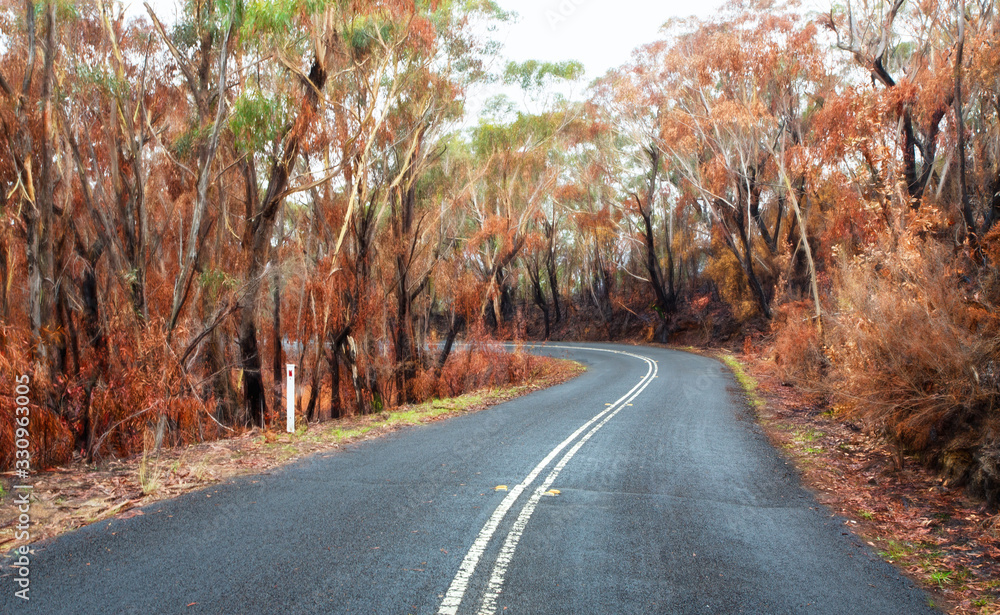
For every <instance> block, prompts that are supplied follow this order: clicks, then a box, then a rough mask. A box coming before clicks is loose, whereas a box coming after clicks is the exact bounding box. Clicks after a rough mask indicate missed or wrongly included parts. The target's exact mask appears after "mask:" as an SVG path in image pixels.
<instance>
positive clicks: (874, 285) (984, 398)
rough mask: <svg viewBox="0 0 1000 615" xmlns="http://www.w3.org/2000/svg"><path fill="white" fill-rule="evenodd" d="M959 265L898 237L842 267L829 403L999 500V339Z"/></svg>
mask: <svg viewBox="0 0 1000 615" xmlns="http://www.w3.org/2000/svg"><path fill="white" fill-rule="evenodd" d="M965 265H966V263H965V262H964V261H962V260H961V258H960V257H957V256H955V255H953V254H952V253H951V252H949V251H947V250H945V249H944V248H943V247H942V246H940V245H937V244H935V243H933V242H930V241H921V240H917V239H914V238H912V237H907V236H904V237H902V238H901V239H900V240H899V247H898V248H897V249H895V250H883V251H882V252H881V253H879V254H875V255H873V256H869V257H865V258H856V259H855V260H853V261H852V262H850V263H849V264H848V265H846V266H844V267H843V268H842V269H841V271H840V285H839V292H838V295H837V301H838V304H839V308H840V310H839V313H838V314H836V316H835V318H833V319H831V325H832V326H831V327H830V341H831V353H832V355H833V356H832V358H833V359H834V363H835V365H836V367H837V373H836V377H835V379H834V381H833V383H832V385H833V386H832V388H831V390H832V392H833V393H834V395H835V397H836V399H838V401H839V402H840V403H841V405H843V407H845V408H846V409H847V412H848V413H849V415H850V416H853V417H856V418H858V419H860V420H862V421H863V422H864V423H865V424H866V425H867V426H869V427H870V428H872V429H874V430H876V431H878V432H880V433H883V434H884V435H886V436H887V437H889V438H890V439H892V440H893V441H895V442H898V443H899V444H900V445H902V446H903V447H904V448H906V449H907V450H910V451H913V452H916V453H918V454H920V455H921V456H922V457H923V458H924V459H925V460H926V461H928V462H930V463H932V464H933V465H935V466H937V467H939V468H941V469H942V470H944V471H945V472H946V474H947V475H948V476H949V477H950V479H952V480H953V481H954V482H956V483H961V484H967V485H969V486H970V487H971V488H972V490H974V491H977V492H979V493H981V494H983V495H985V496H986V497H987V498H989V499H990V500H993V501H996V500H997V499H998V496H1000V416H998V412H997V409H998V402H1000V340H998V337H997V331H998V327H997V316H996V310H995V307H996V306H993V305H989V304H986V303H984V302H983V300H982V297H978V298H977V296H976V284H975V282H974V280H973V279H972V278H971V277H970V276H969V274H968V273H965V271H967V269H968V268H967V267H965Z"/></svg>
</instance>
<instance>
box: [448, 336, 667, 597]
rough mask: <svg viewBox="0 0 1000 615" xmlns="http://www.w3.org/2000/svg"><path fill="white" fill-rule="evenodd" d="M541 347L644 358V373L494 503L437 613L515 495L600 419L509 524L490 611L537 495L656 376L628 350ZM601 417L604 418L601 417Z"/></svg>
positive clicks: (465, 581)
mask: <svg viewBox="0 0 1000 615" xmlns="http://www.w3.org/2000/svg"><path fill="white" fill-rule="evenodd" d="M543 347H544V348H561V349H569V350H592V351H596V352H607V353H611V354H622V355H627V356H630V357H634V358H636V359H640V360H642V361H645V362H646V364H647V365H648V369H647V371H646V374H645V375H644V376H643V377H642V379H640V380H639V382H638V383H636V385H635V386H633V387H632V388H631V389H630V390H629V391H628V392H627V393H625V395H623V396H621V397H620V398H619V399H618V400H617V401H615V402H614V403H613V404H611V405H610V406H609V407H607V408H605V409H604V410H603V411H601V412H600V413H598V414H597V415H596V416H594V417H593V418H591V419H590V420H589V421H587V422H586V423H584V424H583V425H581V426H580V427H579V428H578V429H577V430H576V431H574V432H573V433H572V434H570V436H569V437H568V438H566V439H565V440H563V441H562V442H560V443H559V444H558V445H557V446H556V447H555V448H554V449H552V451H551V452H549V454H548V455H546V456H545V458H544V459H542V460H541V461H540V462H539V463H538V465H536V466H535V467H534V469H532V470H531V472H530V473H528V475H527V476H526V477H525V478H524V480H523V481H521V482H520V483H519V484H518V485H517V486H516V487H514V488H513V489H512V490H511V491H510V492H509V493H508V494H507V496H506V497H505V498H504V499H503V501H502V502H500V505H499V506H497V508H496V510H494V511H493V514H492V515H491V516H490V518H489V520H488V521H487V522H486V524H485V525H483V528H482V530H480V532H479V535H478V536H477V537H476V540H475V541H474V542H473V543H472V546H471V547H469V551H468V553H466V555H465V558H464V559H463V560H462V563H461V565H460V566H459V568H458V572H456V573H455V578H454V579H452V582H451V585H449V587H448V591H447V593H446V594H445V596H444V599H443V600H442V601H441V607H440V608H439V609H438V615H457V613H458V607H459V605H460V604H461V603H462V599H463V598H464V597H465V593H466V591H467V590H468V587H469V581H471V579H472V576H473V574H474V573H475V570H476V567H477V566H478V564H479V560H480V559H482V556H483V553H484V552H485V551H486V547H487V546H488V545H489V542H490V540H491V539H492V538H493V534H495V533H496V531H497V529H498V528H499V527H500V523H501V522H502V521H503V519H504V517H505V516H506V515H507V511H508V510H510V507H511V506H513V504H514V502H515V501H516V500H517V499H518V497H520V495H521V493H522V492H523V491H524V490H525V489H526V488H527V487H528V486H529V485H530V484H531V483H533V482H534V481H535V479H536V478H538V475H539V474H541V472H542V470H544V469H545V467H546V466H548V465H549V463H550V462H551V461H552V460H553V459H555V458H556V456H558V455H559V453H560V452H562V450H563V449H564V448H566V447H567V446H569V444H570V443H571V442H573V441H574V440H575V439H576V438H577V436H579V435H580V434H581V433H583V432H584V431H586V430H587V428H589V427H591V426H592V425H593V424H594V423H596V422H598V421H600V423H599V424H598V425H597V426H596V427H594V428H593V429H591V430H590V432H588V433H587V434H586V435H585V436H584V437H583V438H581V439H580V441H579V442H577V443H576V445H574V446H573V448H572V449H570V451H569V452H567V453H566V455H564V456H563V458H562V459H561V460H560V461H559V462H558V464H557V465H556V466H555V468H553V470H552V471H551V472H550V473H549V475H548V476H547V477H546V478H545V481H544V482H543V484H542V487H539V488H538V489H536V490H535V493H534V495H533V496H532V497H531V498H530V499H529V500H528V502H527V504H525V506H524V508H522V510H521V512H520V514H519V515H518V517H517V521H515V524H514V527H512V528H511V531H510V532H509V533H508V535H507V538H506V540H505V541H504V546H503V548H502V549H501V552H500V555H498V557H497V561H496V562H495V565H494V568H493V573H492V575H491V578H490V584H489V586H488V588H487V594H486V596H485V597H484V603H483V607H482V608H483V609H484V610H481V611H480V613H484V612H486V613H492V612H494V611H495V602H496V596H497V595H499V593H500V590H501V589H502V586H503V581H504V574H505V573H506V569H507V565H508V564H509V563H510V559H511V558H512V557H513V555H514V550H515V549H516V548H517V543H518V541H519V540H520V537H521V533H522V532H523V531H524V527H525V526H527V523H528V519H530V517H531V515H532V514H533V513H534V510H535V506H537V504H538V500H539V499H540V498H541V497H542V496H541V494H543V493H545V491H546V490H548V488H549V487H548V486H550V485H551V484H552V482H553V481H555V479H556V477H558V476H559V472H561V471H562V469H563V468H564V467H565V466H566V464H567V463H568V462H569V460H570V459H572V457H573V455H575V454H576V452H577V451H578V450H580V447H581V446H583V444H584V443H585V442H586V441H587V440H589V439H590V437H591V436H593V435H594V434H595V433H596V432H597V430H598V429H600V428H601V427H602V426H604V424H605V423H607V422H608V421H609V420H610V419H611V418H612V417H614V416H615V415H616V414H618V412H619V411H620V410H621V409H622V408H623V407H625V404H627V403H628V402H630V401H632V400H633V399H635V397H636V396H638V395H639V393H641V392H642V391H643V390H644V389H645V388H646V387H647V386H648V385H649V383H650V382H652V380H653V378H655V377H656V373H657V371H658V366H657V365H656V362H655V361H653V360H651V359H649V358H648V357H644V356H641V355H637V354H632V353H630V352H623V351H620V350H610V349H606V348H589V347H583V346H549V345H546V346H543ZM602 418H603V419H604V420H601V419H602ZM529 507H530V509H529ZM515 530H517V532H516V538H512V537H514V536H515ZM501 558H504V559H503V565H502V567H501ZM491 593H492V596H493V597H492V603H493V604H494V607H493V608H494V611H488V610H485V609H487V604H486V599H487V598H489V597H490V595H491Z"/></svg>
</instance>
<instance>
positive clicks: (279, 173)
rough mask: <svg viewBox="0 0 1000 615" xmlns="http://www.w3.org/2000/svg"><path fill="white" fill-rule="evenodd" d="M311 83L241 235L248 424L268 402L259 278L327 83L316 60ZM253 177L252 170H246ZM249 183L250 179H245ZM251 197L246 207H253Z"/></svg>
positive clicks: (242, 357)
mask: <svg viewBox="0 0 1000 615" xmlns="http://www.w3.org/2000/svg"><path fill="white" fill-rule="evenodd" d="M309 81H310V85H307V86H306V87H305V95H304V97H303V102H302V108H301V109H300V112H299V116H298V118H297V119H296V121H295V124H294V125H293V126H292V127H291V128H290V129H289V132H288V134H287V139H286V141H285V146H284V148H283V152H282V156H281V157H280V158H278V159H277V160H275V161H274V163H273V164H272V167H271V176H270V179H269V181H268V184H267V192H266V193H265V196H264V199H263V201H262V202H261V207H260V209H259V210H254V211H252V214H251V215H250V216H249V217H248V218H247V225H246V229H245V230H244V235H243V247H244V249H245V250H247V251H248V252H249V261H250V262H249V266H248V268H247V274H246V283H247V292H246V294H245V295H244V296H243V297H242V299H241V301H240V310H239V313H240V324H239V347H240V363H241V366H242V368H243V382H244V389H243V391H244V403H245V407H246V410H247V415H248V418H249V420H250V422H251V423H253V424H254V425H257V426H259V427H263V426H264V417H265V415H266V413H267V401H266V400H265V398H264V395H265V391H264V380H263V378H262V374H261V358H260V351H259V348H258V345H257V295H258V292H259V291H260V284H261V277H262V276H263V274H264V270H265V263H266V262H267V252H268V248H269V247H270V242H271V235H272V232H273V229H274V220H275V218H276V216H277V214H278V209H279V208H280V206H281V204H282V202H283V200H284V192H285V189H286V187H287V186H288V179H289V176H290V174H291V171H292V168H293V167H294V166H295V162H296V160H297V159H298V154H299V145H300V143H301V140H302V138H303V137H304V136H305V132H306V130H307V129H308V122H309V119H310V118H311V117H313V115H314V113H315V111H316V106H317V104H318V98H317V92H319V91H322V89H323V86H324V85H325V83H326V71H325V70H324V69H323V68H322V67H321V66H320V64H319V60H318V59H317V60H316V61H314V62H313V65H312V69H311V70H310V72H309ZM244 164H245V168H248V169H252V161H248V162H245V163H244ZM246 175H247V176H249V177H253V176H255V173H253V172H248V173H246ZM248 183H249V182H248ZM247 191H248V193H249V192H254V191H255V186H254V185H253V184H252V183H250V185H248V187H247ZM254 200H255V199H250V201H249V202H248V204H247V206H248V207H250V208H253V204H254V203H253V201H254Z"/></svg>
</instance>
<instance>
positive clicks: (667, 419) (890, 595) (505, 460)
mask: <svg viewBox="0 0 1000 615" xmlns="http://www.w3.org/2000/svg"><path fill="white" fill-rule="evenodd" d="M539 352H546V353H549V354H554V355H557V356H566V357H569V358H573V359H575V360H577V361H580V362H582V363H584V364H585V365H586V366H587V367H588V371H587V372H586V373H585V374H583V375H582V376H580V377H578V378H577V379H575V380H573V381H571V382H569V383H566V384H564V385H561V386H558V387H553V388H551V389H547V390H545V391H541V392H539V393H535V394H533V395H530V396H528V397H524V398H521V399H518V400H515V401H512V402H509V403H506V404H503V405H501V406H497V407H495V408H492V409H489V410H486V411H483V412H479V413H476V414H470V415H466V416H461V417H458V418H455V419H452V420H449V421H444V422H439V423H434V424H431V425H426V426H421V427H414V428H410V429H406V430H403V431H400V432H397V433H395V434H392V435H390V436H388V437H385V438H382V439H379V440H372V441H368V442H363V443H359V444H356V445H352V446H349V447H346V448H345V449H343V450H341V451H339V452H335V453H329V454H321V455H316V456H313V457H310V458H307V459H305V460H302V461H300V462H298V463H296V464H294V465H291V466H289V467H287V468H285V469H282V470H280V471H276V472H273V473H270V474H267V475H262V476H254V477H244V478H240V479H237V480H233V481H230V482H227V483H224V484H221V485H217V486H214V487H211V488H209V489H206V490H202V491H199V492H194V493H191V494H188V495H186V496H183V497H180V498H177V499H175V500H171V501H168V502H160V503H156V504H154V505H151V506H149V507H146V508H145V509H143V512H144V515H143V516H137V517H133V518H130V519H127V520H112V521H110V522H104V523H100V524H97V525H94V526H90V527H87V528H84V529H81V530H78V531H76V532H73V533H71V534H69V535H66V536H64V537H62V538H59V539H57V540H53V541H50V542H46V543H42V544H37V545H35V546H34V549H35V552H34V556H33V558H32V565H31V577H30V578H31V592H30V595H31V600H30V602H29V603H24V602H23V601H21V600H19V599H17V598H15V597H14V591H16V589H17V588H16V586H15V585H14V582H13V578H12V577H11V576H10V573H9V571H8V572H5V574H6V576H0V613H5V614H7V613H46V614H57V613H72V614H74V615H81V614H89V613H95V614H96V613H100V614H104V613H136V614H142V615H146V614H150V613H172V614H173V613H209V614H222V613H233V614H253V613H280V614H296V613H373V614H377V615H391V614H401V615H402V614H407V613H426V614H435V613H439V614H442V615H443V614H448V613H462V614H465V613H494V612H495V613H504V614H511V613H522V614H543V615H547V614H559V613H567V614H574V615H581V614H590V613H594V614H627V613H637V614H641V613H671V614H674V613H677V614H685V613H761V614H779V613H817V614H818V613H830V614H837V615H846V614H850V613H858V614H865V615H875V614H881V613H885V614H892V615H919V614H922V613H936V612H937V611H934V610H933V609H931V608H930V607H928V606H927V604H928V599H927V596H926V595H925V594H923V593H922V592H921V591H920V590H918V589H916V588H914V586H913V584H912V583H911V582H910V581H908V580H906V579H904V578H902V577H901V576H900V575H899V574H898V573H897V572H896V571H895V570H894V569H893V568H892V567H890V566H889V565H887V564H885V563H884V562H882V561H881V560H880V559H879V558H878V557H877V556H875V555H874V554H873V553H872V552H871V551H870V550H869V548H868V547H867V546H866V545H865V544H864V543H863V542H861V541H860V540H859V539H858V538H857V537H855V536H853V535H851V534H850V533H849V532H848V531H847V530H846V529H845V525H844V522H843V520H841V519H838V518H836V517H834V516H832V515H831V514H830V513H829V512H828V511H827V510H825V509H824V508H823V507H821V506H820V505H819V504H817V502H816V500H815V499H814V498H813V497H812V496H811V495H810V494H809V492H807V491H805V490H804V489H803V488H802V487H801V486H800V485H799V483H798V481H797V478H796V475H795V473H794V471H793V469H792V468H791V466H789V465H788V464H786V462H785V461H783V460H782V458H781V457H780V456H779V455H778V453H777V452H775V450H774V449H773V448H772V447H771V446H770V445H769V444H768V442H767V440H766V438H765V437H764V436H763V435H762V434H761V432H760V430H759V429H758V427H757V426H756V424H755V423H754V421H753V420H752V418H751V417H750V416H749V415H748V413H747V412H746V410H745V407H744V405H743V403H742V402H741V401H740V397H739V395H738V394H737V393H736V392H735V384H734V382H733V381H732V378H731V377H730V375H729V374H728V372H727V371H726V370H725V369H724V368H723V367H722V366H721V365H720V364H719V363H717V362H715V361H713V360H710V359H706V358H703V357H699V356H694V355H690V354H685V353H679V352H672V351H667V350H662V349H653V348H633V347H623V346H612V345H591V346H589V347H584V346H582V345H575V344H574V345H568V344H567V345H560V346H557V347H556V346H548V347H546V348H545V349H540V350H539ZM501 486H503V487H505V488H500V489H498V487H501Z"/></svg>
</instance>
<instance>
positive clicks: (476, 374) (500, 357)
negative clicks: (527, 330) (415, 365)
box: [418, 339, 542, 399]
mask: <svg viewBox="0 0 1000 615" xmlns="http://www.w3.org/2000/svg"><path fill="white" fill-rule="evenodd" d="M541 366H542V360H541V359H539V358H538V357H536V356H534V355H531V354H529V353H526V352H524V350H523V349H522V348H521V347H520V346H517V347H515V348H514V350H513V351H510V350H509V348H508V347H506V346H504V345H502V344H498V343H496V342H487V341H481V340H475V339H474V340H473V341H470V342H468V343H467V344H466V345H464V346H462V347H460V348H456V350H455V351H453V352H452V355H451V356H450V357H449V359H448V361H447V363H446V364H445V366H444V369H442V370H441V377H440V378H435V375H434V370H433V369H431V370H428V371H427V372H424V373H422V374H421V375H420V376H419V377H418V383H420V384H418V386H420V387H421V389H422V390H424V391H433V395H435V396H437V397H454V396H456V395H462V394H464V393H469V392H471V391H476V390H479V389H486V388H501V387H506V386H514V385H518V384H522V383H524V382H527V381H528V380H530V379H532V378H534V377H536V376H537V375H538V374H539V373H540V370H541ZM428 397H429V396H428ZM425 399H426V398H425Z"/></svg>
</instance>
